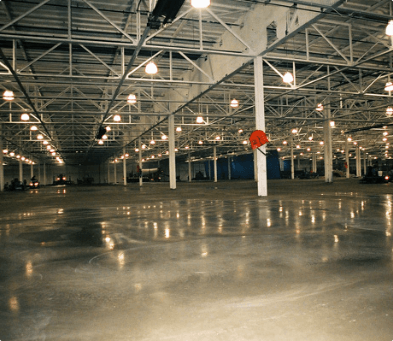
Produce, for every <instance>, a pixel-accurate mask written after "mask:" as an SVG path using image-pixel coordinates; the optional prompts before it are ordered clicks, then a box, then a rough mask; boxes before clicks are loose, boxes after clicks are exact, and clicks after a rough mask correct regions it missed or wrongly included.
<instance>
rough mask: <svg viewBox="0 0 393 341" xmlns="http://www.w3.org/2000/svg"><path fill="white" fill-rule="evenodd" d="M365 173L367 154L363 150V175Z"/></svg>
mask: <svg viewBox="0 0 393 341" xmlns="http://www.w3.org/2000/svg"><path fill="white" fill-rule="evenodd" d="M366 173H367V154H366V152H364V157H363V175H366Z"/></svg>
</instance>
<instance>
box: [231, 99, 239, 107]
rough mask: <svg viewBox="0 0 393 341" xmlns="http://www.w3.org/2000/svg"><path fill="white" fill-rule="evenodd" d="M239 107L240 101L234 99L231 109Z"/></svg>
mask: <svg viewBox="0 0 393 341" xmlns="http://www.w3.org/2000/svg"><path fill="white" fill-rule="evenodd" d="M238 106H239V101H238V100H237V99H236V98H234V99H233V100H232V101H231V107H232V108H237V107H238Z"/></svg>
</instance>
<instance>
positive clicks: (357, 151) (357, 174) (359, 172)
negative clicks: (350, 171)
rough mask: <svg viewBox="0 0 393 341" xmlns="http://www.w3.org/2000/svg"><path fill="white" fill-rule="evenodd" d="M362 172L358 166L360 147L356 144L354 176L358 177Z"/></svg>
mask: <svg viewBox="0 0 393 341" xmlns="http://www.w3.org/2000/svg"><path fill="white" fill-rule="evenodd" d="M361 174H362V170H361V168H360V148H359V146H356V176H357V177H360V176H361Z"/></svg>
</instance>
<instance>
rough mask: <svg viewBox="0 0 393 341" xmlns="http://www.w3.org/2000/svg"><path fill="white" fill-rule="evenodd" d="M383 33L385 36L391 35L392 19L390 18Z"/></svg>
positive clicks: (392, 29)
mask: <svg viewBox="0 0 393 341" xmlns="http://www.w3.org/2000/svg"><path fill="white" fill-rule="evenodd" d="M385 33H386V35H387V36H390V37H391V36H393V20H390V21H389V23H388V25H387V26H386V30H385Z"/></svg>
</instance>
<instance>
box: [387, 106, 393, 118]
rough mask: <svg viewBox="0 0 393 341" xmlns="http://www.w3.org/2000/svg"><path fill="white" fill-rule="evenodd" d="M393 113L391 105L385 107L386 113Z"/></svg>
mask: <svg viewBox="0 0 393 341" xmlns="http://www.w3.org/2000/svg"><path fill="white" fill-rule="evenodd" d="M392 114H393V108H392V107H387V108H386V115H388V116H390V115H392Z"/></svg>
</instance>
